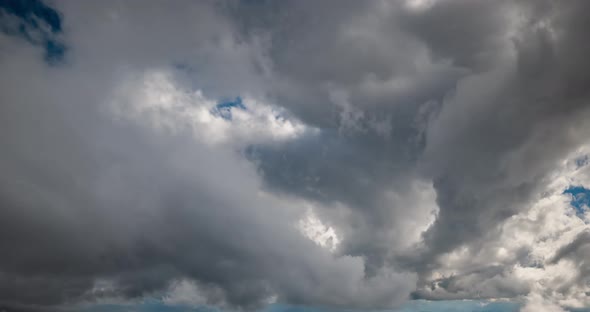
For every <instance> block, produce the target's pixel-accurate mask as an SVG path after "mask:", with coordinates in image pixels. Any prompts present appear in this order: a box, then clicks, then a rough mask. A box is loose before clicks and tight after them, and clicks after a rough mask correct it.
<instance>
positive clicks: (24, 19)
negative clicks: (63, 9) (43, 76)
mask: <svg viewBox="0 0 590 312" xmlns="http://www.w3.org/2000/svg"><path fill="white" fill-rule="evenodd" d="M15 21H16V22H15ZM0 31H1V32H3V33H5V34H7V35H9V36H13V37H20V38H23V39H25V40H26V41H28V42H29V43H31V44H32V45H35V46H39V47H41V48H43V49H44V52H45V55H44V59H45V61H46V62H47V63H48V64H50V65H54V64H56V63H59V62H61V61H62V60H63V58H64V55H65V52H66V50H67V49H66V46H65V44H64V43H62V42H61V41H60V40H58V39H57V38H56V36H57V35H58V34H59V33H61V32H62V18H61V16H60V14H59V12H57V11H56V10H55V9H53V8H51V7H49V6H47V5H45V4H44V3H43V2H42V1H40V0H18V1H15V0H0Z"/></svg>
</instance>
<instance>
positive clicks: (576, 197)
mask: <svg viewBox="0 0 590 312" xmlns="http://www.w3.org/2000/svg"><path fill="white" fill-rule="evenodd" d="M563 194H570V195H571V196H572V201H571V202H570V204H571V205H572V206H573V207H574V208H575V209H576V212H577V214H578V215H580V214H583V213H584V209H586V208H585V207H588V206H589V205H590V190H589V189H587V188H585V187H583V186H570V187H568V188H567V189H565V191H563Z"/></svg>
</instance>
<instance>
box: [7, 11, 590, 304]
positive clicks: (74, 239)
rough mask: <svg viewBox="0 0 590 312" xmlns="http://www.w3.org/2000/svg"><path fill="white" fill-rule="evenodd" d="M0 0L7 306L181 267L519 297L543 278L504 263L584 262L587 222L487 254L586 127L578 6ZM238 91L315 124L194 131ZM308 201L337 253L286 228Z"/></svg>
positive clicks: (206, 290) (332, 298)
mask: <svg viewBox="0 0 590 312" xmlns="http://www.w3.org/2000/svg"><path fill="white" fill-rule="evenodd" d="M0 4H1V5H0V9H1V10H2V12H3V13H2V15H0V22H1V23H0V25H2V30H3V32H2V34H0V35H1V36H2V37H0V44H2V46H1V47H0V68H2V71H1V73H0V88H1V90H2V92H0V103H2V105H1V106H0V124H2V131H1V132H0V145H1V146H4V147H5V148H4V149H3V153H2V156H1V157H0V170H1V172H2V175H0V207H1V208H0V248H1V250H3V254H4V255H5V256H3V257H0V276H1V277H2V278H0V304H4V305H9V306H12V307H15V309H18V308H19V307H22V308H24V309H27V308H31V307H32V308H35V309H38V308H42V307H48V308H52V309H53V308H58V307H59V308H62V307H68V306H70V307H71V306H74V305H75V304H77V303H79V302H81V301H93V300H106V299H112V298H118V299H119V300H130V299H134V298H141V297H145V296H155V297H164V298H168V297H166V296H169V297H170V298H172V297H174V296H173V294H169V293H170V292H172V293H174V291H175V290H174V285H177V286H178V285H185V284H182V283H181V284H175V283H177V282H178V281H182V280H189V281H190V283H193V284H190V285H193V286H194V288H195V289H197V291H198V293H197V294H194V295H195V296H197V297H199V298H200V297H202V298H204V299H203V300H202V301H201V303H206V304H215V305H222V306H223V305H225V306H232V307H243V308H252V307H256V306H259V305H261V304H264V303H265V302H268V301H269V300H271V299H272V298H274V299H276V300H279V301H281V302H287V303H295V304H314V305H323V306H336V307H363V308H366V307H370V308H374V307H390V306H395V305H397V304H399V303H400V302H402V301H403V300H406V299H408V298H409V297H410V293H413V295H414V297H420V298H428V299H466V298H470V299H477V298H500V297H502V298H516V297H519V296H526V295H528V294H529V293H531V292H536V291H537V289H536V288H535V287H534V285H532V284H531V283H530V280H527V279H523V278H522V276H520V275H519V276H517V275H515V274H514V270H515V267H521V268H522V267H526V268H539V269H543V263H545V264H546V265H548V266H552V267H555V266H558V265H560V262H561V261H564V260H565V259H571V261H574V262H575V263H577V264H578V269H577V271H576V273H575V274H577V276H578V277H579V279H578V280H579V281H584V280H586V279H587V276H588V274H589V271H590V270H588V268H587V264H586V263H585V262H584V257H585V255H586V254H587V253H586V252H585V250H586V249H585V247H584V246H586V245H587V244H585V243H587V239H586V238H587V235H586V234H579V235H578V236H577V237H578V238H577V239H575V240H574V241H573V242H568V243H566V246H564V247H562V248H561V249H559V251H558V252H557V254H556V255H553V258H552V259H553V260H552V261H548V262H543V261H544V259H541V260H538V259H536V258H534V257H533V251H532V249H533V246H516V247H514V250H516V254H514V255H512V256H509V257H504V256H503V257H504V258H502V257H500V256H498V254H497V253H495V250H497V248H501V247H502V246H500V247H498V246H497V245H498V244H500V242H501V243H502V244H508V243H507V242H506V241H505V240H503V237H504V236H503V235H505V234H506V231H507V230H506V224H509V222H511V221H510V220H513V219H514V217H518V216H522V215H523V214H525V213H527V212H529V210H530V209H531V206H534V205H535V203H536V202H538V201H539V200H541V199H543V198H546V197H548V196H549V195H548V194H549V193H550V192H553V191H554V188H555V187H554V186H553V185H552V184H551V182H552V179H554V177H555V175H554V173H555V172H556V170H561V169H560V168H561V167H560V166H561V163H562V162H563V160H564V158H566V157H568V156H569V155H570V154H571V153H572V152H575V151H576V150H578V149H579V148H580V147H581V146H583V145H584V144H586V143H587V142H588V140H587V135H588V133H589V131H588V128H587V126H585V121H586V120H587V118H588V117H590V116H589V115H590V107H589V103H588V100H589V98H588V90H587V89H588V88H586V84H587V82H588V81H590V77H589V76H588V75H590V74H589V70H590V64H588V61H587V57H586V55H588V52H590V51H589V49H590V45H588V43H587V42H586V41H585V29H587V27H586V26H588V25H587V24H588V22H587V20H588V19H587V18H586V15H587V14H586V13H585V12H587V10H588V9H590V8H589V7H588V6H589V4H588V3H587V2H585V1H569V2H563V1H497V2H492V1H460V0H456V1H445V0H440V1H427V0H424V1H416V0H414V1H392V2H386V1H337V2H331V1H325V2H320V3H318V2H315V1H313V2H312V1H283V2H280V3H277V2H266V1H228V2H200V3H194V2H188V1H187V2H183V1H179V2H174V3H163V2H158V1H149V2H141V3H140V2H139V1H138V2H114V1H113V2H111V1H106V2H97V3H94V2H67V1H64V2H59V1H58V2H56V3H55V6H54V7H50V6H47V5H45V4H43V3H42V2H38V1H29V2H27V1H24V2H22V4H23V5H25V4H26V5H28V6H27V7H21V6H18V5H15V4H14V3H10V2H6V3H4V2H0ZM41 24H42V25H43V26H41ZM15 25H16V26H15ZM19 25H22V27H25V28H22V27H21V26H19ZM10 27H13V28H10ZM14 27H16V28H14ZM19 29H25V30H24V33H23V32H21V35H20V37H19V36H15V35H14V31H17V30H19ZM8 30H10V31H8ZM11 31H12V32H11ZM33 32H40V33H41V37H40V38H41V39H35V40H32V39H30V40H29V39H27V40H24V41H23V40H22V38H23V36H25V35H27V34H31V33H33ZM56 36H59V41H57V40H58V39H55V41H54V38H57V37H56ZM25 38H29V37H27V36H25ZM31 38H32V37H31ZM61 40H63V41H61ZM43 42H45V43H48V42H67V46H68V53H67V54H63V53H62V54H60V58H62V57H65V60H67V61H66V62H58V63H51V64H52V65H57V66H49V64H48V63H47V62H46V61H47V55H45V58H46V60H45V61H44V60H43V57H39V55H37V52H38V51H37V49H38V47H36V46H37V45H39V44H41V43H43ZM31 43H32V45H31ZM60 44H61V43H60ZM62 47H64V50H63V51H65V45H63V46H62ZM44 48H45V50H46V54H47V53H49V54H51V53H52V52H51V51H53V50H52V46H51V45H47V44H45V46H44ZM153 77H156V78H157V79H156V78H153ZM150 79H152V80H150ZM196 90H199V92H201V93H197V94H198V95H194V91H196ZM236 96H240V97H241V98H243V99H244V108H243V109H242V110H241V111H239V112H238V111H233V112H232V113H234V114H238V115H239V114H250V113H251V112H253V111H255V107H256V105H261V104H259V103H258V102H260V103H271V104H273V105H274V106H276V107H279V108H280V109H281V110H280V113H278V111H274V110H270V109H269V110H268V111H269V112H271V113H272V114H274V115H273V118H274V119H273V118H269V119H268V120H266V119H265V120H266V121H265V122H266V123H264V124H263V126H262V127H267V128H265V129H264V130H266V131H264V132H268V133H269V134H268V135H269V136H268V137H269V138H274V137H277V135H275V132H273V131H278V130H276V129H273V128H272V127H271V126H269V125H274V124H273V122H275V121H276V120H280V119H281V118H286V119H288V120H289V121H293V122H295V121H296V122H299V123H300V124H301V125H303V126H302V127H305V128H306V129H307V130H306V131H303V132H301V133H299V132H297V133H298V134H297V135H293V136H292V137H289V138H290V139H288V140H270V139H269V140H266V138H267V137H266V136H262V135H259V134H256V132H252V133H254V134H249V132H247V129H255V128H256V127H261V126H259V125H257V124H254V123H255V122H256V121H249V122H251V123H249V124H247V126H246V127H245V128H240V129H242V130H243V131H245V132H246V133H245V134H241V136H239V139H235V140H234V139H233V137H231V138H229V139H228V138H227V136H232V135H235V136H236V137H237V135H236V134H235V133H234V132H223V131H224V130H223V129H225V128H224V127H229V126H228V125H230V124H231V123H232V122H235V121H234V119H236V118H238V119H239V116H238V117H235V116H233V118H231V120H230V119H223V120H222V121H219V122H217V123H210V124H209V125H210V127H211V128H199V127H198V126H195V124H198V123H199V122H201V123H205V122H209V121H207V120H209V119H211V118H215V117H214V116H212V115H200V114H201V111H199V109H200V108H202V107H204V106H203V105H205V104H202V103H201V102H199V101H206V99H208V100H209V101H212V102H215V101H222V100H224V99H228V98H235V97H236ZM249 101H250V102H249ZM180 102H181V103H182V105H180V106H178V105H177V104H178V103H180ZM153 103H156V104H158V103H159V104H162V103H164V104H166V105H168V104H170V106H157V105H156V106H153V107H149V105H152V104H153ZM257 103H258V104H257ZM115 104H116V105H119V106H121V105H122V107H124V108H126V107H130V109H129V111H125V110H123V112H122V113H121V112H119V113H120V114H119V115H117V113H116V112H113V111H112V109H113V105H114V106H115V107H118V106H116V105H115ZM159 104H158V105H159ZM162 105H163V104H162ZM175 105H177V106H175ZM137 107H139V108H140V109H139V110H136V111H134V110H133V109H138V108H137ZM142 107H148V109H146V110H141V108H142ZM170 107H172V109H177V111H172V112H171V111H169V110H170V109H171V108H170ZM265 107H266V106H265ZM119 108H120V107H119ZM146 112H147V113H146ZM205 112H208V110H205ZM126 114H127V115H126ZM128 114H132V115H133V114H135V115H133V116H128ZM269 114H270V113H269ZM185 116H186V117H185ZM203 116H205V117H203ZM269 116H271V115H269ZM191 118H194V120H193V119H191ZM207 118H209V119H207ZM187 120H188V121H187ZM203 120H205V121H203ZM160 125H164V126H162V127H160ZM162 129H164V130H162ZM244 129H246V130H244ZM195 133H196V134H195ZM228 133H230V134H228ZM277 133H278V132H277ZM222 134H223V135H222ZM224 135H225V136H224ZM219 138H222V139H224V140H225V141H223V140H222V139H219ZM212 142H213V143H212ZM219 142H222V143H219ZM560 196H561V194H560ZM308 206H310V207H312V210H313V214H314V215H315V216H317V217H318V218H319V220H321V222H323V224H325V225H326V226H330V227H332V228H333V229H335V232H336V234H337V236H338V238H339V244H338V245H337V247H336V249H335V250H334V251H330V250H328V249H326V248H322V247H321V246H318V245H317V244H315V243H314V242H312V241H311V240H309V239H307V238H306V237H305V236H304V235H301V233H300V232H299V231H298V229H297V227H296V224H297V222H299V220H300V219H301V217H302V215H304V214H305V211H306V208H305V207H308ZM574 217H575V216H574ZM531 227H534V226H533V225H531ZM537 227H538V226H537ZM523 231H526V228H525V229H523ZM539 231H540V230H539ZM585 233H586V232H585ZM584 235H586V236H584ZM505 247H506V248H508V249H510V248H512V247H510V248H509V247H508V246H505ZM502 248H503V247H502ZM510 250H512V249H510ZM456 253H462V256H463V257H467V258H469V257H471V260H472V261H471V262H472V263H471V265H467V264H466V262H464V261H463V262H461V261H459V262H457V263H459V264H460V265H462V266H463V267H460V266H457V267H452V268H451V266H452V265H455V263H456V260H453V258H452V256H453V255H454V254H456ZM449 257H450V258H449ZM547 257H549V256H547ZM449 259H451V260H449ZM547 259H548V258H547ZM445 261H447V263H445ZM454 261H455V262H454ZM451 264H452V265H451ZM449 268H451V269H453V270H454V271H453V273H452V275H445V274H446V273H444V274H443V273H440V272H443V271H444V270H447V271H449V270H450V269H449ZM447 271H444V272H447ZM449 272H450V271H449ZM439 273H440V274H439ZM437 274H438V275H437ZM441 274H442V275H441ZM568 285H573V284H568ZM576 285H577V286H576V287H578V288H576V289H575V290H571V291H561V290H558V291H557V292H560V293H562V294H566V293H567V294H569V295H571V296H574V297H575V296H576V295H577V294H578V293H579V291H578V289H583V287H584V286H583V282H580V283H578V284H576ZM544 294H545V293H544Z"/></svg>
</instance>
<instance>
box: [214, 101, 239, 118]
mask: <svg viewBox="0 0 590 312" xmlns="http://www.w3.org/2000/svg"><path fill="white" fill-rule="evenodd" d="M234 108H237V109H241V110H246V106H245V105H244V103H243V102H242V98H241V97H239V96H238V97H236V98H235V99H234V100H232V101H225V102H220V103H219V104H217V105H215V108H214V109H213V110H212V111H211V113H212V114H214V115H215V116H220V117H221V118H223V119H225V120H232V109H234Z"/></svg>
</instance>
